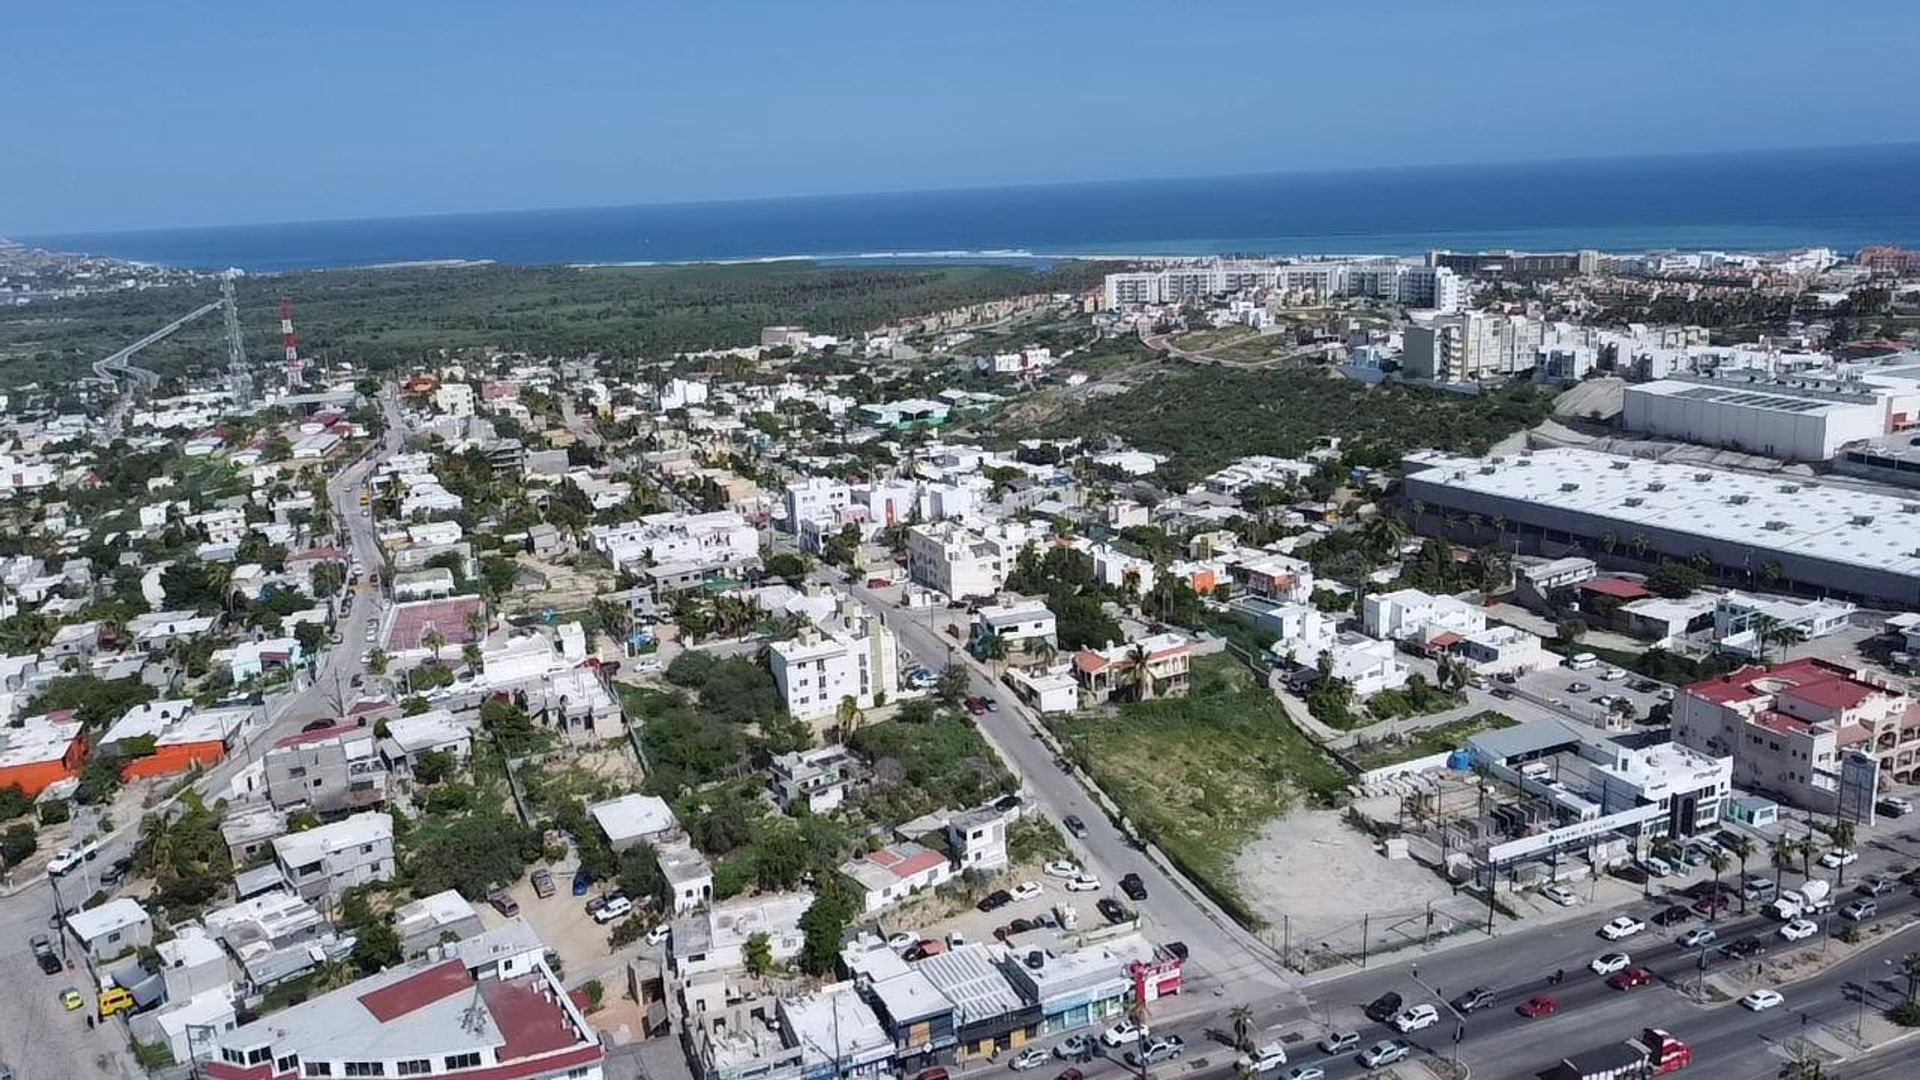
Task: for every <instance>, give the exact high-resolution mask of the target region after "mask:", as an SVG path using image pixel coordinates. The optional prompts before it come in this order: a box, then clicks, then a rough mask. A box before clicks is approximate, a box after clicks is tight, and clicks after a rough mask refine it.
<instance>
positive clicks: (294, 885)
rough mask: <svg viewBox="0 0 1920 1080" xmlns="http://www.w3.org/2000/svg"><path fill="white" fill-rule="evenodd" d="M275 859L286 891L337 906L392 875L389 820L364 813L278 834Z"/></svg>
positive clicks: (391, 823) (274, 847) (376, 814)
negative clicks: (352, 891) (359, 888)
mask: <svg viewBox="0 0 1920 1080" xmlns="http://www.w3.org/2000/svg"><path fill="white" fill-rule="evenodd" d="M273 861H274V863H275V865H277V866H278V867H279V868H280V876H281V877H282V878H284V879H285V880H286V883H287V887H288V888H290V889H292V890H293V891H295V892H297V893H299V894H300V895H301V896H303V897H305V898H306V899H308V900H313V899H316V898H319V897H322V896H324V897H327V898H328V899H329V900H330V901H336V902H337V901H338V900H339V899H340V897H341V896H342V895H344V894H345V893H346V891H347V890H348V889H351V888H353V887H355V886H357V885H365V884H367V883H368V882H370V881H386V880H388V879H389V878H391V877H393V819H392V818H391V817H388V816H387V815H386V814H381V813H373V812H368V813H364V814H355V815H353V816H352V817H349V818H342V819H341V820H339V821H336V822H333V823H331V824H328V825H321V826H319V827H317V828H312V829H307V830H305V831H302V832H295V833H288V834H286V835H285V836H277V837H275V838H274V840H273Z"/></svg>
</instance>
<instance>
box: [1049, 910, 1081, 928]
mask: <svg viewBox="0 0 1920 1080" xmlns="http://www.w3.org/2000/svg"><path fill="white" fill-rule="evenodd" d="M1053 913H1054V914H1055V915H1057V916H1059V918H1060V929H1062V930H1078V929H1080V912H1079V911H1077V910H1075V908H1074V906H1073V905H1072V904H1056V905H1054V909H1053Z"/></svg>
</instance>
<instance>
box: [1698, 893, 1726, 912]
mask: <svg viewBox="0 0 1920 1080" xmlns="http://www.w3.org/2000/svg"><path fill="white" fill-rule="evenodd" d="M1732 906H1733V905H1732V904H1729V903H1728V902H1727V899H1726V898H1725V897H1723V896H1704V897H1701V898H1700V899H1698V900H1695V901H1694V902H1693V910H1695V911H1697V912H1699V913H1700V914H1702V915H1718V914H1719V913H1721V912H1722V911H1725V910H1727V909H1728V908H1729V907H1732Z"/></svg>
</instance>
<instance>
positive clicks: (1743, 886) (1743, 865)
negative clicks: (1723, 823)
mask: <svg viewBox="0 0 1920 1080" xmlns="http://www.w3.org/2000/svg"><path fill="white" fill-rule="evenodd" d="M1726 846H1727V847H1728V848H1729V849H1731V850H1732V851H1733V857H1734V858H1736V859H1739V860H1740V914H1742V915H1745V914H1746V913H1747V860H1748V859H1750V858H1752V857H1753V841H1752V840H1751V839H1749V838H1747V837H1745V836H1736V837H1734V838H1733V840H1732V841H1731V842H1730V843H1728V844H1727V845H1726Z"/></svg>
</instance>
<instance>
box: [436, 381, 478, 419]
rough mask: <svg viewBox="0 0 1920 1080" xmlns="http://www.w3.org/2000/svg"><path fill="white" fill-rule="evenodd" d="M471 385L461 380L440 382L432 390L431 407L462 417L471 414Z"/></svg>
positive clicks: (472, 404) (472, 402)
mask: <svg viewBox="0 0 1920 1080" xmlns="http://www.w3.org/2000/svg"><path fill="white" fill-rule="evenodd" d="M473 406H474V400H473V387H471V386H468V385H467V384H466V383H463V382H450V383H442V384H440V385H439V386H438V387H436V388H434V391H433V407H434V408H436V409H439V410H440V411H441V412H443V413H445V414H447V415H448V416H452V417H456V418H462V419H464V418H465V417H469V416H472V415H473V411H474V409H473Z"/></svg>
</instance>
